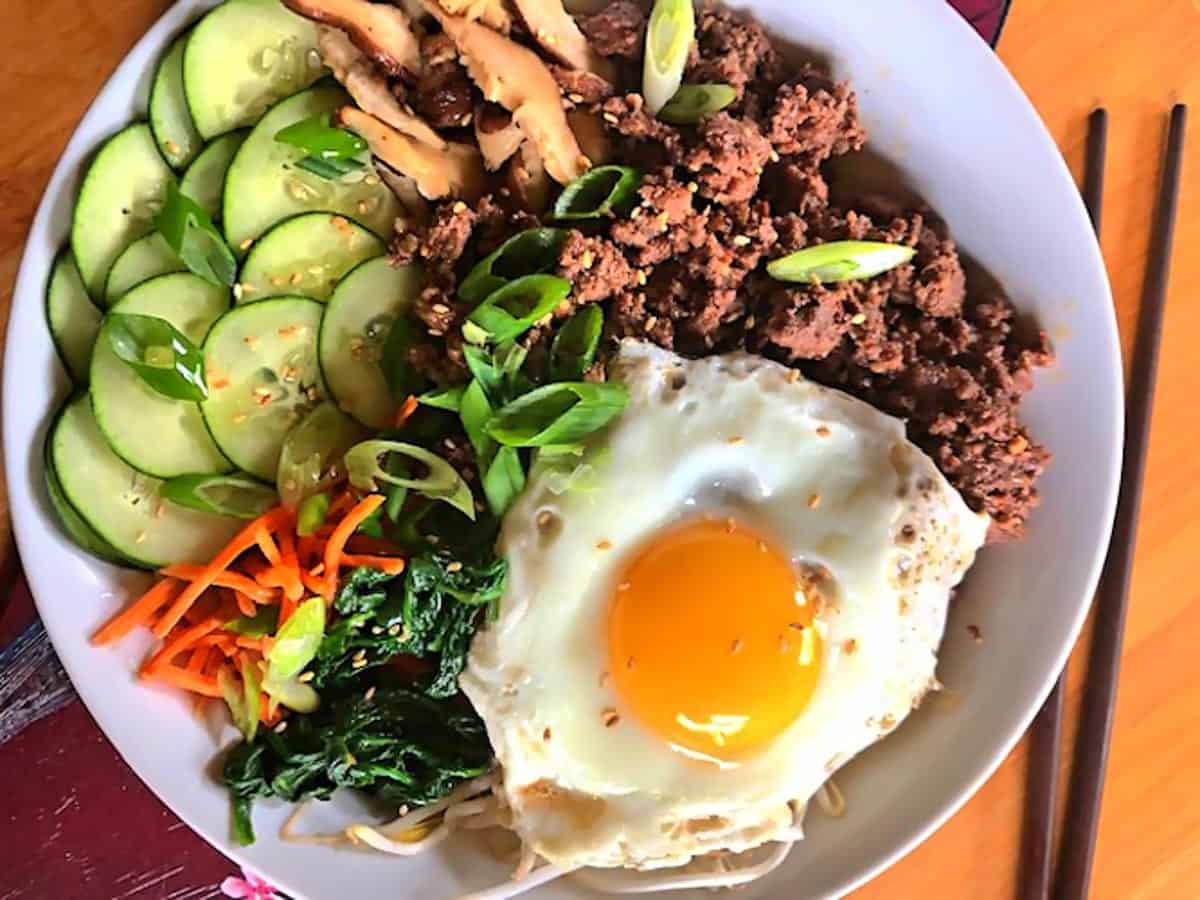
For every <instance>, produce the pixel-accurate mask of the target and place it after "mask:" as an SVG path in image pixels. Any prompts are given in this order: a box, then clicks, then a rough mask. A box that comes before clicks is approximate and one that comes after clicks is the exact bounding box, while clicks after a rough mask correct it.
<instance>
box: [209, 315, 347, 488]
mask: <svg viewBox="0 0 1200 900" xmlns="http://www.w3.org/2000/svg"><path fill="white" fill-rule="evenodd" d="M323 311H324V306H323V305H322V304H320V303H318V302H317V301H315V300H309V299H308V298H306V297H276V298H274V299H271V300H262V301H259V302H258V303H247V304H246V305H245V306H238V307H235V308H234V309H233V310H232V311H230V312H228V313H226V314H225V315H224V316H222V317H221V319H220V320H218V321H217V323H216V324H215V325H214V326H213V327H212V331H210V332H209V333H208V338H207V339H206V340H205V341H204V365H205V370H206V372H207V373H208V399H207V400H205V401H204V402H203V403H202V404H201V405H200V408H201V410H202V411H203V413H204V421H205V422H206V423H207V424H208V430H209V431H210V432H211V433H212V436H213V438H214V439H215V440H216V442H217V445H218V446H219V447H220V448H221V450H222V452H224V454H225V455H226V456H227V457H229V458H230V459H231V460H233V462H234V464H235V465H237V467H238V468H239V469H242V470H244V471H246V472H249V473H250V474H251V475H254V476H256V477H258V478H261V479H263V480H264V481H272V482H273V481H274V480H275V472H276V470H277V468H278V466H279V451H280V448H281V447H282V446H283V439H284V437H286V436H287V433H288V431H289V430H291V428H292V426H293V425H295V424H296V423H297V422H298V421H299V420H300V418H301V417H302V416H303V415H305V414H306V413H307V412H308V411H309V410H311V409H312V408H313V407H314V406H316V405H317V404H318V403H320V402H321V401H322V400H323V399H324V398H325V384H324V382H323V381H322V380H321V368H320V366H319V365H318V364H317V334H318V332H319V331H320V328H321V313H322V312H323Z"/></svg>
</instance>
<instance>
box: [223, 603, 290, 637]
mask: <svg viewBox="0 0 1200 900" xmlns="http://www.w3.org/2000/svg"><path fill="white" fill-rule="evenodd" d="M278 627H279V607H278V606H264V607H263V608H262V609H260V610H259V611H258V612H256V613H255V614H254V615H252V616H238V617H237V618H236V619H233V620H232V621H229V622H226V623H225V624H224V625H223V626H222V628H223V630H225V631H232V632H233V633H234V634H244V635H245V636H246V637H253V638H260V637H266V636H267V635H268V634H274V633H275V629H276V628H278Z"/></svg>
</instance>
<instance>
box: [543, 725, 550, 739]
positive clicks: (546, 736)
mask: <svg viewBox="0 0 1200 900" xmlns="http://www.w3.org/2000/svg"><path fill="white" fill-rule="evenodd" d="M542 740H543V741H548V740H550V726H549V725H547V726H546V727H545V728H543V729H542Z"/></svg>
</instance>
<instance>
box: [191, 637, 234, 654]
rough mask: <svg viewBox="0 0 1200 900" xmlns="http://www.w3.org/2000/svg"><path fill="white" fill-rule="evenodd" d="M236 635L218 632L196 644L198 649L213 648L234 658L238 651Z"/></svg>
mask: <svg viewBox="0 0 1200 900" xmlns="http://www.w3.org/2000/svg"><path fill="white" fill-rule="evenodd" d="M233 638H234V635H232V634H230V633H229V632H227V631H218V632H216V633H215V634H206V635H205V636H204V637H202V638H200V640H199V641H197V642H196V646H197V647H213V648H216V649H217V650H219V651H221V653H223V654H224V655H225V656H226V657H229V656H233V654H234V653H235V652H236V651H237V644H236V643H234V640H233Z"/></svg>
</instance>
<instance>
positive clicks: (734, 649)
mask: <svg viewBox="0 0 1200 900" xmlns="http://www.w3.org/2000/svg"><path fill="white" fill-rule="evenodd" d="M744 646H745V644H743V643H742V639H741V638H734V639H733V643H732V644H730V645H729V653H730V655H732V656H737V655H738V654H739V653H741V652H742V647H744Z"/></svg>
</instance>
